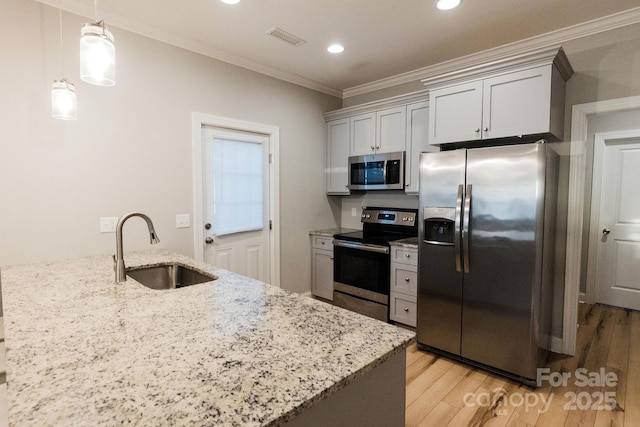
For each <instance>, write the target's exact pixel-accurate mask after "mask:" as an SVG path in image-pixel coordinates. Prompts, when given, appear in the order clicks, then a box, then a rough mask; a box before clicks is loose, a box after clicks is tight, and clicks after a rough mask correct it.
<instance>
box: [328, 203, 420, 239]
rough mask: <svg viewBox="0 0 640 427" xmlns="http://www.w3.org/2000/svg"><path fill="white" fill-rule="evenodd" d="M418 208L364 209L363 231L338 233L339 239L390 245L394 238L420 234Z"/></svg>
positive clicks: (361, 218) (337, 237)
mask: <svg viewBox="0 0 640 427" xmlns="http://www.w3.org/2000/svg"><path fill="white" fill-rule="evenodd" d="M417 218H418V210H417V209H399V208H375V207H371V208H369V207H367V208H363V209H362V215H361V216H360V221H361V222H362V231H354V232H351V233H342V234H336V235H335V236H333V237H334V238H336V239H338V240H346V241H350V242H362V243H369V244H376V245H383V246H388V245H389V242H392V241H394V240H400V239H406V238H407V237H416V236H417V235H418V219H417Z"/></svg>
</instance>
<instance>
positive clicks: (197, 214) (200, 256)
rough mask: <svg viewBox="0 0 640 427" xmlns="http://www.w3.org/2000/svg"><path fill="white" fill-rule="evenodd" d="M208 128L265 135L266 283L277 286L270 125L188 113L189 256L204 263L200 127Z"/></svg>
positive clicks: (275, 141) (275, 157) (274, 142)
mask: <svg viewBox="0 0 640 427" xmlns="http://www.w3.org/2000/svg"><path fill="white" fill-rule="evenodd" d="M203 126H210V127H215V128H219V129H222V130H226V131H238V132H252V133H258V134H262V135H265V136H266V137H267V138H268V140H269V143H268V144H269V158H270V162H269V218H270V220H271V230H270V233H269V276H270V278H269V283H270V284H272V285H275V286H280V192H279V190H280V182H279V176H280V174H279V165H280V163H279V153H280V128H279V127H277V126H272V125H265V124H261V123H254V122H248V121H244V120H238V119H231V118H228V117H222V116H214V115H210V114H204V113H191V153H192V156H191V159H192V170H193V253H194V258H195V259H196V260H198V261H204V234H203V233H202V229H201V228H200V225H201V224H202V223H203V215H204V214H203V200H202V192H203V182H202V177H203V163H202V152H203V150H202V144H203V142H204V141H202V127H203Z"/></svg>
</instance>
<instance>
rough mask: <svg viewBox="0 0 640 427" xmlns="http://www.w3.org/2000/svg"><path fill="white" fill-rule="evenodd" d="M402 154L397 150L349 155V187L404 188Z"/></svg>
mask: <svg viewBox="0 0 640 427" xmlns="http://www.w3.org/2000/svg"><path fill="white" fill-rule="evenodd" d="M404 156H405V154H404V151H397V152H394V153H381V154H367V155H364V156H351V157H349V189H350V190H402V189H404V160H405V158H404Z"/></svg>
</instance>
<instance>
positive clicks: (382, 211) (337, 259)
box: [333, 207, 418, 321]
mask: <svg viewBox="0 0 640 427" xmlns="http://www.w3.org/2000/svg"><path fill="white" fill-rule="evenodd" d="M417 217H418V210H417V209H398V208H380V207H366V208H363V209H362V215H361V218H360V221H361V222H362V231H356V232H352V233H343V234H336V235H334V236H333V238H334V240H333V253H334V261H333V303H334V305H337V306H339V307H342V308H346V309H348V310H352V311H355V312H358V313H361V314H364V315H366V316H369V317H373V318H376V319H380V320H384V321H388V320H389V279H390V277H389V271H390V268H389V263H390V242H392V241H395V240H400V239H405V238H408V237H416V236H417V235H418V222H417Z"/></svg>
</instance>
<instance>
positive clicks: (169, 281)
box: [127, 263, 218, 290]
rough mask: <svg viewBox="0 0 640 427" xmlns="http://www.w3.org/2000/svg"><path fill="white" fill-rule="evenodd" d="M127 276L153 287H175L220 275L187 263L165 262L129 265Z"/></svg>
mask: <svg viewBox="0 0 640 427" xmlns="http://www.w3.org/2000/svg"><path fill="white" fill-rule="evenodd" d="M127 276H129V277H131V278H132V279H133V280H136V281H138V282H140V283H142V284H143V285H145V286H146V287H148V288H151V289H159V290H160V289H175V288H183V287H185V286H190V285H195V284H198V283H205V282H211V281H213V280H216V279H217V278H218V277H216V276H214V275H213V274H209V273H205V272H203V271H198V270H196V269H194V268H192V267H189V266H187V265H183V264H178V263H163V264H159V265H153V266H149V267H144V266H143V267H129V268H127Z"/></svg>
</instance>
